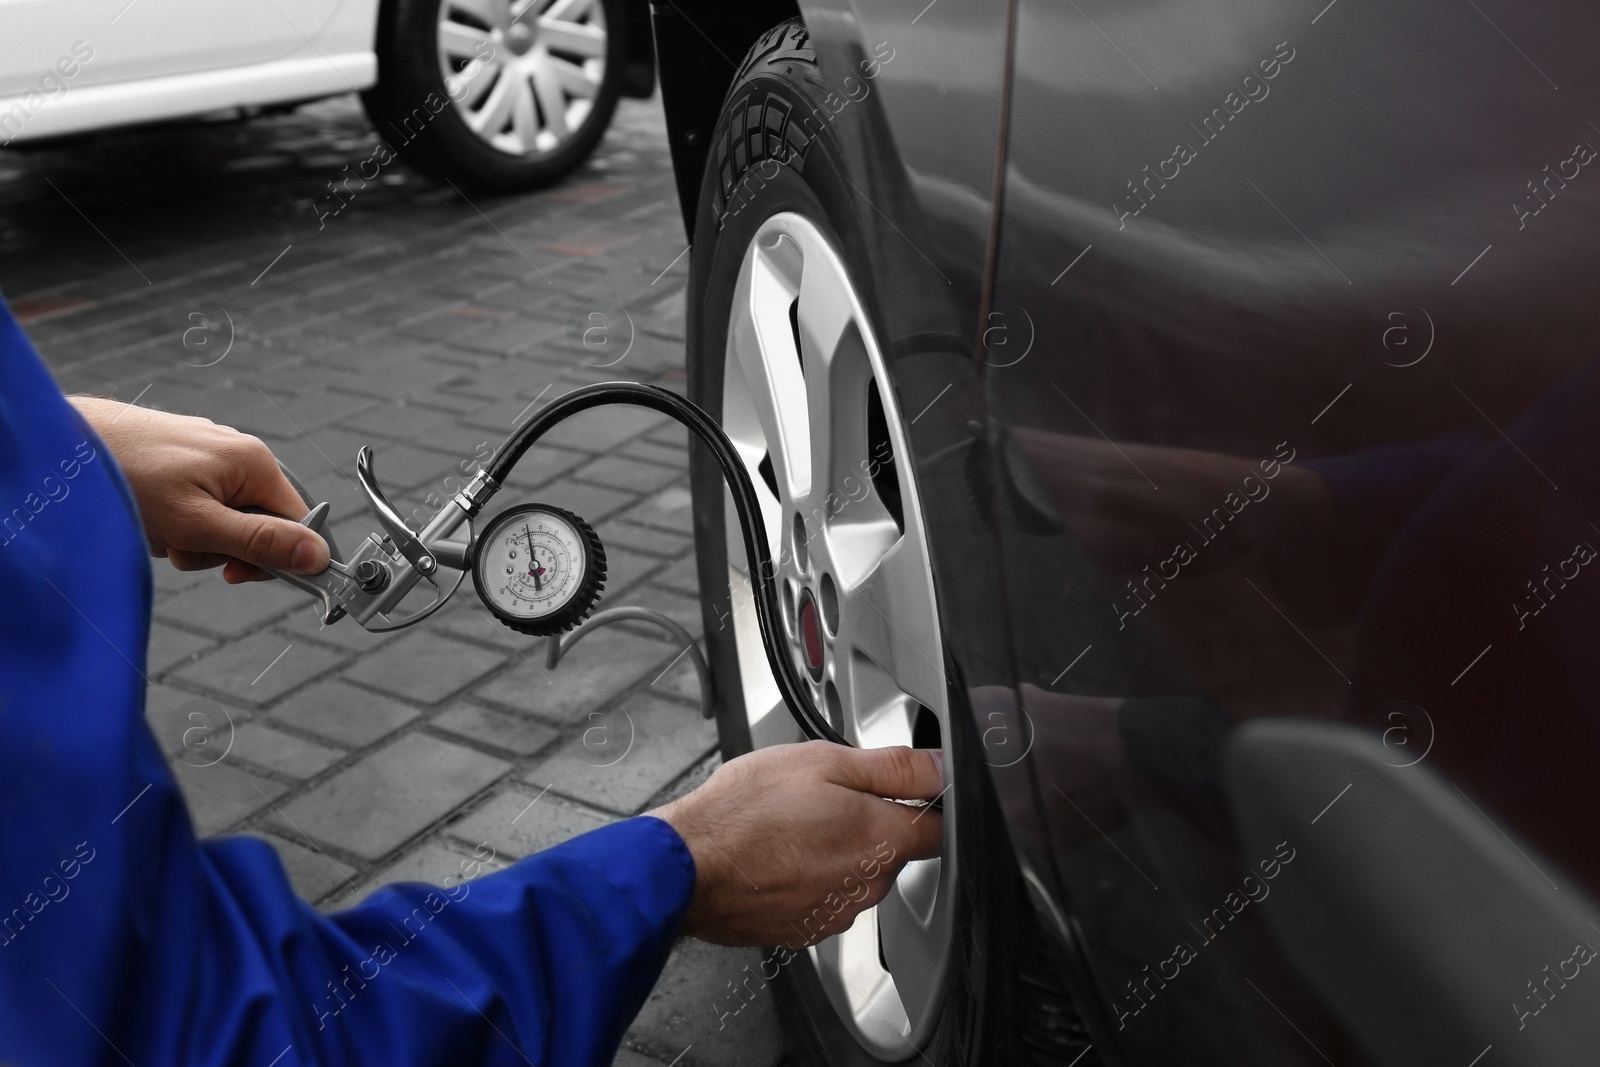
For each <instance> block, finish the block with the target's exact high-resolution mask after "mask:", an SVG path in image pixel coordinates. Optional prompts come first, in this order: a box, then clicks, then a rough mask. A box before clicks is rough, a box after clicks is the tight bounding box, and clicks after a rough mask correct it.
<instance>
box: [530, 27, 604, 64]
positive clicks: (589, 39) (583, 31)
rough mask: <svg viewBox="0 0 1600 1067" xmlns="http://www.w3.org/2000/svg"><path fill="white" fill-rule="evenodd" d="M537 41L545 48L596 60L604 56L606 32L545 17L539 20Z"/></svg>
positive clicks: (598, 28)
mask: <svg viewBox="0 0 1600 1067" xmlns="http://www.w3.org/2000/svg"><path fill="white" fill-rule="evenodd" d="M539 39H540V40H541V41H543V42H544V45H545V47H546V48H550V49H554V50H555V51H558V52H569V53H571V54H573V55H578V56H583V57H584V58H585V59H598V58H600V57H601V56H603V55H605V54H606V31H605V30H603V29H601V28H600V27H598V26H587V25H584V24H582V23H577V22H568V21H566V20H565V19H554V18H550V17H549V16H546V17H544V18H541V19H540V20H539Z"/></svg>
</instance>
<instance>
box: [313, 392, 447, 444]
mask: <svg viewBox="0 0 1600 1067" xmlns="http://www.w3.org/2000/svg"><path fill="white" fill-rule="evenodd" d="M458 414H459V413H458V412H454V411H448V410H440V409H439V408H436V407H425V406H423V405H421V404H417V403H414V402H411V401H408V400H406V399H405V398H401V399H399V400H396V401H393V402H392V403H386V404H378V405H376V406H374V407H370V408H368V409H366V410H365V411H363V412H361V413H359V414H357V415H355V416H353V417H352V418H348V419H344V420H342V421H341V423H340V425H342V426H344V427H345V428H347V429H351V430H357V431H364V432H366V433H371V434H375V435H377V436H379V437H390V438H394V439H396V440H401V441H417V440H422V439H424V437H425V435H426V434H427V432H428V431H429V430H430V429H432V428H433V427H435V426H438V425H439V424H440V423H443V422H449V421H450V420H451V419H453V418H455V417H457V415H458Z"/></svg>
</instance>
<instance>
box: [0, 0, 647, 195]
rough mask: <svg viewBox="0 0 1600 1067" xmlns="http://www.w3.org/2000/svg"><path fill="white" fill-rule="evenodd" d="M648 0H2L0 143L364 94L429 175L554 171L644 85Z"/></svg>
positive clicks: (496, 178)
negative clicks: (622, 99) (217, 0)
mask: <svg viewBox="0 0 1600 1067" xmlns="http://www.w3.org/2000/svg"><path fill="white" fill-rule="evenodd" d="M648 20H649V11H648V6H647V0H239V2H237V3H227V4H217V3H212V2H203V0H0V146H8V147H21V146H24V145H26V144H28V143H29V142H35V141H40V140H45V139H50V138H59V137H63V136H68V135H74V134H83V133H88V132H92V131H96V130H105V129H110V128H115V127H124V126H132V125H137V124H141V123H150V122H163V121H170V120H176V119H195V118H203V119H218V118H238V117H249V116H251V115H255V114H261V113H265V112H270V111H276V110H283V109H286V108H291V107H295V106H297V105H299V104H303V103H306V102H307V101H311V100H316V99H319V98H322V97H327V96H334V95H338V94H340V93H347V92H351V91H358V92H360V93H361V99H362V103H363V104H364V105H365V107H366V111H367V114H368V116H369V117H370V118H371V119H372V121H373V124H374V125H375V126H376V128H377V129H378V131H379V134H380V135H381V136H382V137H383V139H384V140H385V141H386V142H388V143H389V144H390V145H392V146H393V147H394V148H395V149H396V150H397V151H398V152H399V154H400V155H401V157H402V158H403V159H405V160H406V161H407V162H408V163H410V164H412V165H413V166H415V167H417V168H418V169H419V170H422V171H424V172H426V173H429V174H432V175H435V176H437V177H443V178H448V179H450V180H452V181H455V182H457V183H458V184H460V185H463V186H467V187H471V188H475V189H480V190H486V191H512V190H517V189H528V188H535V187H538V186H542V185H548V184H550V183H552V182H555V181H557V180H559V179H560V178H561V177H562V176H564V175H565V174H566V173H568V172H569V171H571V170H572V169H573V168H574V167H576V166H577V165H578V164H579V163H581V162H583V160H584V159H585V158H586V157H587V156H588V154H589V153H590V151H592V150H593V148H594V146H595V145H596V144H597V143H598V142H599V140H600V137H601V135H602V134H603V133H604V132H605V128H606V125H607V124H608V123H609V122H610V121H611V115H612V112H613V110H614V109H615V107H616V103H617V99H618V97H619V96H622V95H629V96H649V95H650V93H651V92H652V91H653V89H654V83H655V56H654V52H653V49H652V43H651V39H650V28H649V21H648Z"/></svg>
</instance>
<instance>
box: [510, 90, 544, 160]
mask: <svg viewBox="0 0 1600 1067" xmlns="http://www.w3.org/2000/svg"><path fill="white" fill-rule="evenodd" d="M515 80H516V91H515V93H514V94H513V98H514V99H513V103H512V107H511V132H512V134H513V135H514V136H515V137H516V138H517V140H518V141H521V142H522V150H523V151H524V152H532V151H534V150H535V149H536V148H538V147H539V130H540V127H539V113H538V111H537V110H536V109H535V108H534V106H533V86H532V85H530V84H529V83H528V79H527V78H525V77H519V78H517V79H515Z"/></svg>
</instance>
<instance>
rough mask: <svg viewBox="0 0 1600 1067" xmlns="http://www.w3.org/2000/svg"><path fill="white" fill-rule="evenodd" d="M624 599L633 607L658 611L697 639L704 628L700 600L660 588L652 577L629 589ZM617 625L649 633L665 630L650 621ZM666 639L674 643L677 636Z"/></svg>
mask: <svg viewBox="0 0 1600 1067" xmlns="http://www.w3.org/2000/svg"><path fill="white" fill-rule="evenodd" d="M625 599H626V600H627V602H628V603H629V604H630V605H631V606H633V607H638V608H648V609H650V610H651V611H659V612H660V613H661V614H663V615H665V616H666V617H667V618H669V619H671V620H672V621H673V622H675V623H677V624H678V625H679V626H682V627H683V628H684V629H685V630H688V631H689V636H690V637H693V638H696V639H699V637H700V636H701V634H702V632H703V631H704V629H705V620H704V619H703V617H702V616H701V612H700V601H699V600H698V599H696V598H694V597H687V596H683V595H682V594H680V593H676V592H673V591H672V590H670V589H662V588H661V587H660V586H658V585H656V584H655V579H653V578H652V579H651V581H649V582H647V583H646V584H644V585H642V586H639V587H637V588H635V589H633V590H632V591H630V592H629V593H628V595H627V597H626V598H625ZM619 625H622V626H626V627H628V628H629V629H636V630H639V631H640V632H641V633H644V632H647V630H648V632H649V633H651V634H659V633H665V632H666V631H665V630H663V629H661V628H660V627H656V626H652V625H651V624H650V623H643V622H639V623H635V622H628V623H621V624H619ZM668 640H670V641H673V642H674V643H676V642H677V638H670V637H669V638H668Z"/></svg>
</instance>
